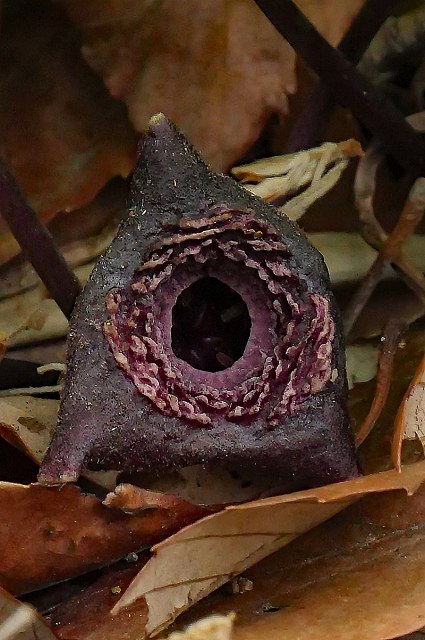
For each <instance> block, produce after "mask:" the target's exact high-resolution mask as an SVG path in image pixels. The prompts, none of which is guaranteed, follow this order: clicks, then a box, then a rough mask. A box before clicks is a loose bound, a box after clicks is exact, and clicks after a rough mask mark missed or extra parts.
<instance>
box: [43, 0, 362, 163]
mask: <svg viewBox="0 0 425 640" xmlns="http://www.w3.org/2000/svg"><path fill="white" fill-rule="evenodd" d="M56 1H57V2H59V3H60V4H61V5H62V6H64V7H66V9H67V11H68V13H69V15H70V16H71V18H72V20H73V21H74V22H75V23H76V24H77V25H78V26H79V27H81V28H82V30H83V38H84V40H83V48H82V52H83V55H84V57H85V59H86V60H87V61H88V63H89V64H90V66H91V67H92V68H93V69H94V70H95V71H96V72H97V73H99V75H100V76H101V77H102V78H103V79H104V81H105V84H106V86H107V87H108V89H109V91H110V92H111V95H113V96H115V97H117V98H120V99H121V100H124V102H125V103H126V104H127V106H128V109H129V116H130V119H131V121H132V123H133V124H134V126H135V128H136V129H137V131H142V130H143V129H144V128H145V127H146V124H147V121H148V119H149V117H150V116H151V115H152V114H153V113H157V112H159V111H163V112H164V113H165V114H166V115H167V117H168V118H170V120H172V121H173V122H175V124H176V125H177V126H178V127H179V128H180V129H181V130H182V131H183V133H185V134H186V136H187V137H188V139H189V140H190V141H191V142H192V144H193V145H195V147H196V148H197V149H198V150H199V151H200V152H201V154H202V155H203V156H204V158H205V160H206V161H207V162H208V163H209V164H210V165H211V166H212V167H213V169H216V170H223V169H227V168H228V167H229V166H230V165H231V164H232V163H234V162H235V161H237V160H238V159H239V158H240V157H241V156H242V155H243V153H244V152H245V151H246V150H247V149H248V148H249V147H250V146H251V145H252V144H253V143H254V142H255V140H256V139H257V137H258V136H259V134H260V132H261V129H262V127H263V125H264V123H265V122H266V120H267V118H268V117H269V116H270V115H271V114H272V113H278V114H280V115H284V114H285V113H286V111H287V109H288V99H287V96H288V94H291V93H293V92H294V91H295V90H296V88H297V83H296V77H295V55H294V52H293V50H292V49H291V48H290V47H289V45H288V44H287V43H286V42H285V41H284V40H283V39H282V38H281V36H280V35H279V34H278V33H277V31H276V30H275V29H274V27H272V25H271V24H270V23H269V22H268V21H267V19H266V18H265V17H264V15H263V14H262V13H261V12H260V10H259V9H258V8H257V7H256V5H255V3H254V2H253V0H202V1H201V2H200V1H199V0H185V1H184V2H175V1H174V0H165V1H162V2H158V1H157V0H153V1H152V0H108V2H105V0H91V2H90V3H87V2H86V1H85V0H56ZM299 4H300V5H301V7H302V9H303V10H304V11H305V12H306V14H307V15H308V16H309V17H310V18H311V19H312V20H313V21H314V22H315V24H316V25H317V26H318V28H319V29H320V30H321V31H322V32H323V33H324V34H325V35H326V36H327V37H328V38H329V40H330V41H331V42H332V43H333V44H335V43H336V42H337V41H338V40H339V39H340V37H341V35H342V33H343V32H344V31H345V29H346V28H347V27H348V25H349V23H350V21H351V19H352V17H353V16H354V15H355V14H356V12H357V10H358V9H359V7H360V6H361V5H362V4H363V0H355V1H353V2H350V3H347V2H340V1H339V0H323V1H322V2H320V3H312V2H309V1H308V0H302V2H299ZM183 34H184V35H183Z"/></svg>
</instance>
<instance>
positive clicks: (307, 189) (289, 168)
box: [232, 140, 363, 220]
mask: <svg viewBox="0 0 425 640" xmlns="http://www.w3.org/2000/svg"><path fill="white" fill-rule="evenodd" d="M362 154H363V152H362V149H361V146H360V144H359V143H358V142H357V141H356V140H347V141H345V142H339V143H333V142H326V143H325V144H323V145H321V146H320V147H317V148H315V149H308V150H307V151H300V152H298V153H293V154H288V155H282V156H275V157H273V158H264V159H262V160H257V161H255V162H252V163H251V164H247V165H244V166H240V167H234V168H233V169H232V175H233V176H234V177H235V178H237V179H238V180H240V181H241V182H243V184H244V186H245V188H246V189H247V190H248V191H250V192H251V193H253V194H255V195H257V196H259V197H261V198H263V199H264V200H267V201H268V202H282V200H285V199H286V200H287V202H285V204H283V205H282V206H281V207H279V211H281V212H282V213H284V214H285V215H287V216H288V217H289V218H291V220H299V219H300V218H301V217H302V216H303V215H304V213H305V212H306V211H307V209H308V207H310V206H311V205H312V204H313V203H314V202H315V201H316V200H318V199H319V198H321V197H322V196H323V195H324V194H325V193H327V192H328V191H329V190H330V189H332V187H333V186H335V184H336V183H337V182H338V180H339V178H340V177H341V174H342V173H343V171H344V169H346V168H347V166H348V161H349V158H353V157H357V156H361V155H362ZM300 189H302V191H301V193H299V191H300ZM291 196H292V197H291Z"/></svg>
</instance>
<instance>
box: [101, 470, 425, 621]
mask: <svg viewBox="0 0 425 640" xmlns="http://www.w3.org/2000/svg"><path fill="white" fill-rule="evenodd" d="M424 478H425V462H419V463H416V464H414V465H410V466H407V467H405V468H404V469H403V471H402V473H397V472H395V471H389V472H385V473H382V474H376V475H372V476H368V477H364V478H358V479H355V480H351V481H348V482H344V483H339V484H335V485H329V486H326V487H321V488H319V489H315V490H309V491H303V492H299V493H295V494H290V495H286V496H279V497H275V498H269V499H266V500H259V501H256V502H250V503H247V504H244V505H239V506H233V507H228V508H226V509H225V510H224V511H221V512H220V513H217V514H214V515H212V516H209V517H207V518H204V519H202V520H201V521H199V522H197V523H195V524H194V525H192V526H189V527H186V528H185V529H183V530H181V531H179V532H178V533H177V534H175V535H174V536H171V537H170V538H168V539H167V540H165V541H164V542H162V543H161V544H159V545H157V546H156V547H154V549H153V554H154V555H153V557H152V558H151V560H149V561H148V562H147V564H146V565H145V566H144V567H143V568H142V569H141V571H140V573H139V574H138V575H137V576H136V577H135V579H134V580H133V581H132V583H131V584H130V586H129V587H128V589H127V590H126V591H125V593H124V594H123V595H122V597H121V598H120V600H119V601H118V603H117V604H116V605H115V607H114V608H113V609H112V614H117V613H119V612H120V611H123V610H124V609H125V607H128V606H129V605H132V604H133V603H135V601H137V600H141V601H142V602H143V603H146V604H147V607H148V617H147V624H146V632H147V633H148V634H156V633H158V632H160V631H161V630H162V629H164V628H165V627H167V626H168V625H169V624H171V622H173V620H174V619H175V618H176V617H177V616H178V615H179V614H180V613H182V612H183V611H185V610H186V609H188V608H189V607H190V606H191V605H192V604H193V603H194V602H197V601H199V600H200V599H201V598H204V597H205V596H206V595H208V594H209V593H211V592H212V591H214V590H215V589H217V588H218V587H220V586H221V585H222V584H224V583H225V582H227V581H228V580H229V579H231V578H232V577H233V576H234V575H235V574H239V573H241V572H242V571H245V570H246V569H247V568H248V567H250V566H252V565H253V564H255V563H256V562H258V561H259V560H261V559H262V558H264V557H265V556H267V555H269V554H271V553H273V552H274V551H276V550H277V549H279V548H281V547H283V546H285V545H286V544H288V543H289V542H290V541H291V540H294V539H295V538H296V537H297V536H299V535H301V534H302V533H304V532H306V531H308V530H309V529H311V528H312V527H314V526H316V525H317V524H319V523H321V522H323V521H324V520H326V519H328V518H330V517H331V516H333V515H334V514H336V513H337V512H338V511H340V510H341V509H343V508H344V507H346V506H348V505H349V504H350V503H352V502H353V501H355V500H358V499H359V498H360V497H362V496H364V495H366V494H368V493H374V492H382V491H388V490H393V489H401V488H404V489H406V490H407V492H408V493H413V492H414V491H415V490H416V489H417V488H418V487H419V486H420V485H421V483H422V482H423V480H424ZM188 557H190V558H191V562H190V563H188V562H187V558H188ZM254 584H255V581H254ZM254 590H255V588H254Z"/></svg>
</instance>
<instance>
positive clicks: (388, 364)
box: [356, 320, 404, 447]
mask: <svg viewBox="0 0 425 640" xmlns="http://www.w3.org/2000/svg"><path fill="white" fill-rule="evenodd" d="M403 328H404V327H402V325H401V324H400V323H399V322H397V321H396V320H390V321H389V322H388V324H387V326H386V327H385V330H384V335H383V336H382V350H381V355H380V357H379V366H378V374H377V376H376V391H375V396H374V398H373V402H372V406H371V407H370V410H369V413H368V414H367V416H366V418H365V420H364V422H363V424H362V425H361V427H360V429H359V430H358V432H357V433H356V446H357V447H359V446H360V445H361V444H362V442H364V441H365V440H366V438H367V437H368V435H369V433H370V432H371V431H372V429H373V427H374V426H375V424H376V422H377V420H378V418H379V416H380V415H381V413H382V411H383V409H384V407H385V403H386V401H387V398H388V393H389V391H390V385H391V373H392V369H393V364H394V356H395V354H396V352H397V347H398V344H399V338H400V333H401V331H402V329H403Z"/></svg>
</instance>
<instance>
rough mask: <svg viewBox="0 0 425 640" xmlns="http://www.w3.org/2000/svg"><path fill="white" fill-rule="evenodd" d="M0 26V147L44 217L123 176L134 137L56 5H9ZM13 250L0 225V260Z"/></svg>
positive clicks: (131, 157) (130, 159) (81, 201)
mask: <svg viewBox="0 0 425 640" xmlns="http://www.w3.org/2000/svg"><path fill="white" fill-rule="evenodd" d="M1 30H2V32H1V41H0V56H1V58H2V60H3V61H4V62H6V61H7V64H6V63H4V64H3V65H2V69H1V72H0V98H1V99H0V105H1V106H0V132H1V143H0V152H1V154H2V156H3V157H4V159H5V160H6V162H7V164H8V165H9V167H10V169H11V170H12V172H13V173H14V175H15V177H16V178H17V180H18V182H19V184H20V186H21V188H22V189H23V191H24V192H25V194H26V196H27V198H28V201H29V202H30V204H31V205H32V206H33V208H34V209H35V210H36V211H37V212H38V213H39V214H40V215H41V217H42V219H43V220H44V221H47V220H49V219H51V218H52V216H54V214H55V213H57V212H58V211H60V210H68V211H69V210H71V209H74V208H77V207H79V206H81V205H82V204H84V203H86V202H89V201H90V200H91V199H92V198H93V196H94V195H95V194H96V193H97V191H98V190H99V189H100V188H101V187H102V186H103V185H104V184H105V183H106V182H107V181H108V180H109V179H110V178H111V177H113V176H115V175H123V176H126V175H127V174H128V173H129V172H130V171H131V169H132V166H133V160H134V155H135V135H134V133H133V131H132V129H131V126H130V125H129V123H128V120H127V115H126V110H125V108H124V107H123V105H120V104H119V103H117V102H116V101H114V100H113V99H111V97H110V95H109V94H108V92H107V91H106V90H105V88H104V87H103V85H102V82H101V80H100V79H99V78H97V77H96V75H95V74H94V73H93V72H92V71H91V70H90V69H89V67H88V66H87V65H86V63H85V62H84V61H83V60H82V59H81V54H80V51H79V44H80V40H79V35H78V32H77V31H76V30H75V28H74V27H73V26H72V25H71V23H70V22H69V20H68V19H67V17H66V15H65V14H64V13H63V12H62V11H61V10H60V8H59V7H52V6H51V4H49V3H47V2H43V1H42V0H40V1H38V2H36V1H34V2H32V3H31V5H28V4H26V3H9V4H7V5H5V6H4V7H3V11H2V22H1ZM22 43H25V46H22ZM16 105H19V109H17V108H16ZM18 251H19V248H18V246H17V244H16V242H15V241H14V240H13V238H12V236H11V234H10V233H9V232H8V231H7V230H6V227H5V226H4V223H2V227H1V241H0V263H3V262H5V261H6V260H7V259H8V258H10V257H11V256H12V255H14V254H15V253H17V252H18Z"/></svg>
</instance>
